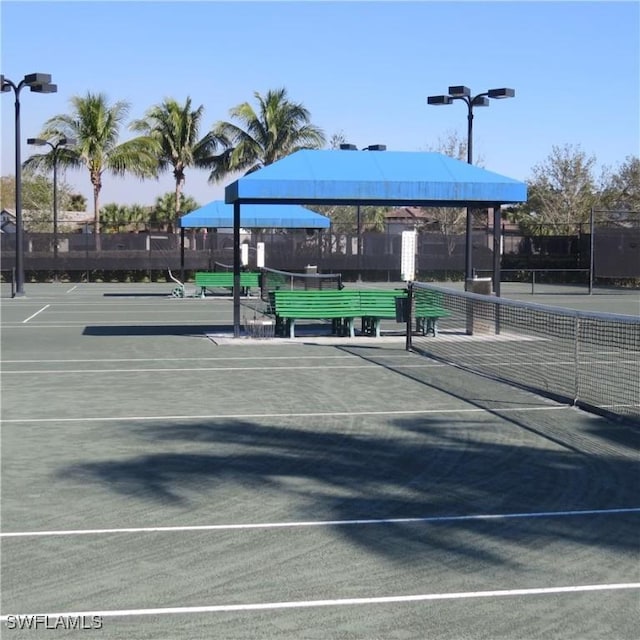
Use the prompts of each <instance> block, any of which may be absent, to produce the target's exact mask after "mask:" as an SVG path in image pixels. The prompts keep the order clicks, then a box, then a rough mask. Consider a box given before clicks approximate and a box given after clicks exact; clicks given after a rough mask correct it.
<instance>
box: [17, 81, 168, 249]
mask: <svg viewBox="0 0 640 640" xmlns="http://www.w3.org/2000/svg"><path fill="white" fill-rule="evenodd" d="M71 106H72V112H71V113H70V114H60V115H57V116H53V117H52V118H50V119H49V120H47V122H45V125H44V129H43V131H42V132H41V134H40V136H39V137H41V138H45V139H52V138H56V137H61V136H64V137H66V138H68V139H73V140H74V141H75V144H74V145H73V146H69V147H62V148H60V149H59V150H58V156H57V162H58V163H59V165H60V166H62V167H71V168H82V167H84V168H86V169H87V170H88V171H89V179H90V180H91V185H92V186H93V215H94V231H95V233H96V238H98V237H99V236H98V234H99V233H100V205H99V199H100V191H101V189H102V175H103V174H104V172H105V171H108V172H110V173H112V174H114V175H118V176H123V175H125V174H126V173H127V172H129V173H132V174H134V175H136V176H137V177H139V178H148V177H154V176H156V175H157V169H158V153H157V151H158V148H157V144H156V142H155V141H154V140H153V139H152V138H149V137H147V136H140V137H137V138H133V139H131V140H127V141H126V142H122V143H120V144H118V138H119V134H120V128H121V126H122V125H123V123H124V121H125V119H126V117H127V115H128V112H129V104H128V103H127V102H123V101H118V102H115V103H113V104H109V102H108V99H107V97H106V96H105V95H104V94H103V93H97V94H93V93H87V95H86V96H84V97H83V96H73V97H72V98H71ZM51 154H52V152H49V153H48V154H42V155H34V156H31V158H29V159H28V160H27V162H25V166H27V165H33V166H35V167H38V166H50V165H51V163H52V161H53V158H52V156H51Z"/></svg>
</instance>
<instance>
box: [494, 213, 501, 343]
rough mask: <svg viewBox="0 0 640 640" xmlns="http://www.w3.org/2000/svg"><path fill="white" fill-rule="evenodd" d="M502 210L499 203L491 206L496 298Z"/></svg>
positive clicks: (497, 293) (497, 324) (497, 323)
mask: <svg viewBox="0 0 640 640" xmlns="http://www.w3.org/2000/svg"><path fill="white" fill-rule="evenodd" d="M501 217H502V211H501V209H500V205H498V206H496V207H494V208H493V293H494V295H495V296H496V298H500V280H501V279H502V278H501V273H500V262H501V259H502V255H501V254H500V247H501V245H502V242H501V240H502V238H501V235H500V232H501V230H502V219H501ZM495 310H496V311H495V332H496V335H498V334H499V333H500V322H501V317H500V316H501V311H502V306H501V305H500V301H499V300H498V304H496V306H495Z"/></svg>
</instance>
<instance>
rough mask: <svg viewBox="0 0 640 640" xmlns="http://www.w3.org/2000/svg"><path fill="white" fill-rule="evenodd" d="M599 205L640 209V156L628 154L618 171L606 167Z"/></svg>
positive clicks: (605, 207)
mask: <svg viewBox="0 0 640 640" xmlns="http://www.w3.org/2000/svg"><path fill="white" fill-rule="evenodd" d="M598 206H599V207H602V208H604V209H610V210H616V211H640V158H638V157H637V156H627V157H626V158H625V160H624V162H623V163H622V164H621V165H620V167H618V169H617V171H615V172H614V171H612V170H610V169H605V171H604V175H603V178H602V191H601V196H600V204H599V205H598Z"/></svg>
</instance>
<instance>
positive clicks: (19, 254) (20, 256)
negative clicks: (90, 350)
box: [14, 82, 24, 297]
mask: <svg viewBox="0 0 640 640" xmlns="http://www.w3.org/2000/svg"><path fill="white" fill-rule="evenodd" d="M22 86H23V85H22V82H21V83H20V84H19V85H18V86H17V87H16V86H15V85H14V92H15V95H16V102H15V134H16V151H15V157H16V292H15V296H16V297H22V296H24V230H23V226H22V162H21V159H20V89H22Z"/></svg>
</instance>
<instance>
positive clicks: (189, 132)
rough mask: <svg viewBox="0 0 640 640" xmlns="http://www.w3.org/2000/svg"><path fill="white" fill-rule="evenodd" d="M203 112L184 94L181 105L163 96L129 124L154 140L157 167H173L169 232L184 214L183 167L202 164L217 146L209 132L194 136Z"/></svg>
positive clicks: (197, 130) (200, 107)
mask: <svg viewBox="0 0 640 640" xmlns="http://www.w3.org/2000/svg"><path fill="white" fill-rule="evenodd" d="M203 112H204V107H203V106H202V105H200V106H199V107H198V108H197V109H194V110H192V109H191V98H190V97H187V99H186V102H185V103H184V105H181V104H178V103H177V102H176V101H175V100H173V99H172V98H165V100H164V102H163V103H162V104H159V105H155V106H153V107H151V109H149V110H148V111H147V113H146V116H145V118H144V119H142V120H136V121H135V122H133V123H132V124H131V128H132V129H133V130H134V131H138V132H141V133H144V134H145V135H147V136H149V137H150V138H152V139H154V140H155V141H156V142H157V144H158V146H159V149H160V152H159V156H158V168H159V170H160V171H166V170H167V169H168V168H169V167H171V168H172V169H173V177H174V178H175V181H176V188H175V196H174V207H173V215H171V216H170V217H169V219H168V220H167V222H168V229H169V231H172V229H173V225H174V224H175V221H176V220H177V219H178V218H179V217H180V213H186V212H185V211H182V212H181V209H180V202H181V200H180V195H181V193H182V189H183V187H184V183H185V169H187V168H188V167H204V166H206V162H207V159H208V158H209V157H210V156H211V154H212V153H213V152H214V151H215V150H216V148H217V145H218V142H217V141H216V139H215V137H214V136H213V135H212V134H211V133H208V134H207V135H205V137H204V138H202V139H201V140H199V139H198V133H199V129H200V122H201V120H202V114H203Z"/></svg>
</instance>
